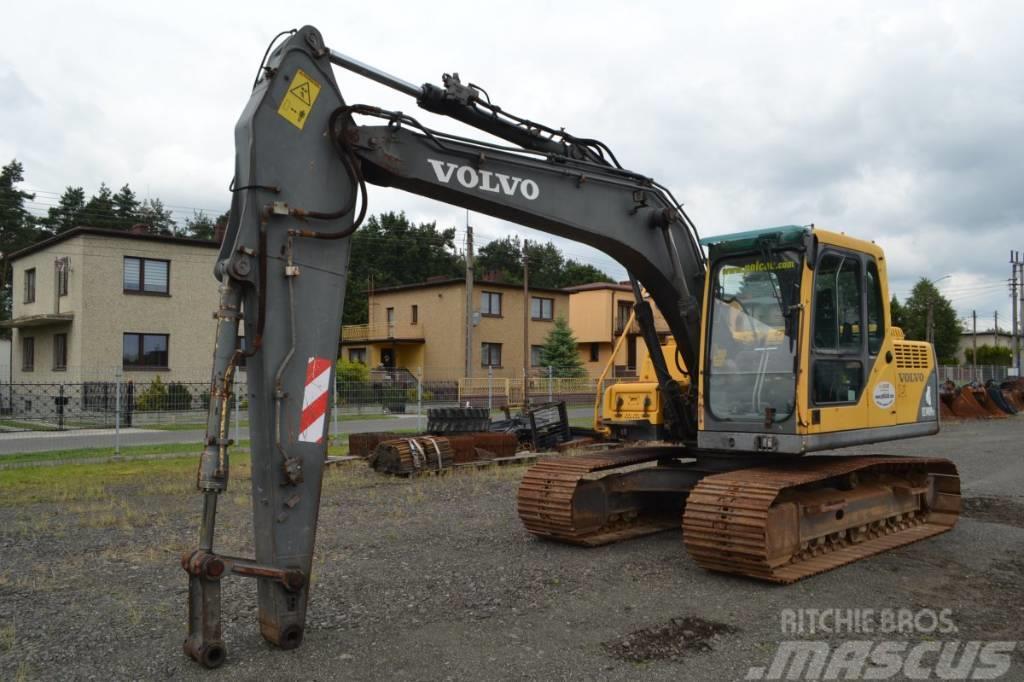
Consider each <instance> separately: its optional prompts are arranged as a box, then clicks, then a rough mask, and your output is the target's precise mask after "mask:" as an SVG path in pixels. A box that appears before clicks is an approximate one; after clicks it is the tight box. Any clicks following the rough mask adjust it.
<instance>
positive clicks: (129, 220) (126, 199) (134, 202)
mask: <svg viewBox="0 0 1024 682" xmlns="http://www.w3.org/2000/svg"><path fill="white" fill-rule="evenodd" d="M111 201H112V203H113V205H114V215H115V217H116V221H117V229H119V230H130V229H132V225H134V224H136V223H138V222H139V209H140V208H141V206H140V204H139V200H138V198H137V197H136V196H135V192H133V191H132V188H131V187H129V186H128V183H127V182H126V183H125V184H124V186H123V187H121V189H119V190H118V191H117V194H115V195H114V197H113V199H111Z"/></svg>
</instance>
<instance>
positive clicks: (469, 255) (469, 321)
mask: <svg viewBox="0 0 1024 682" xmlns="http://www.w3.org/2000/svg"><path fill="white" fill-rule="evenodd" d="M471 376H473V226H472V225H470V224H469V211H466V378H467V379H468V378H469V377H471Z"/></svg>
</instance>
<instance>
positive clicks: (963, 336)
mask: <svg viewBox="0 0 1024 682" xmlns="http://www.w3.org/2000/svg"><path fill="white" fill-rule="evenodd" d="M1018 343H1019V342H1018ZM974 346H975V334H973V333H971V332H968V331H965V332H960V343H959V345H958V347H957V350H956V358H957V360H958V361H959V362H960V364H962V365H969V364H971V363H970V361H969V360H968V359H967V351H968V350H971V349H973V348H974ZM977 346H978V348H981V347H982V346H992V347H994V348H1011V349H1012V348H1013V334H1012V333H1010V332H1008V331H1003V330H999V332H996V331H994V330H992V329H989V330H988V331H984V332H978V333H977Z"/></svg>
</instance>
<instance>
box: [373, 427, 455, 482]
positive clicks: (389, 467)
mask: <svg viewBox="0 0 1024 682" xmlns="http://www.w3.org/2000/svg"><path fill="white" fill-rule="evenodd" d="M453 461H454V454H453V453H452V446H451V443H449V442H448V439H447V438H443V437H441V436H413V437H409V438H396V439H394V440H385V441H381V442H380V443H378V444H377V447H375V448H374V450H373V454H372V455H370V457H369V458H368V459H367V462H369V464H370V466H371V467H373V468H374V470H376V471H380V472H381V473H386V474H400V475H410V474H415V473H420V472H427V471H443V470H445V469H448V468H450V467H451V466H452V464H453Z"/></svg>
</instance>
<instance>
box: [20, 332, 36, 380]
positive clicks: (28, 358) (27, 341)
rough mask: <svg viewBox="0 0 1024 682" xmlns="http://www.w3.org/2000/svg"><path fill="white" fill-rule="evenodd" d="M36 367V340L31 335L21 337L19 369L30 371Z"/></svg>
mask: <svg viewBox="0 0 1024 682" xmlns="http://www.w3.org/2000/svg"><path fill="white" fill-rule="evenodd" d="M35 368H36V340H35V339H34V338H33V337H31V336H25V337H22V339H21V369H22V371H24V372H31V371H32V370H34V369H35Z"/></svg>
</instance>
